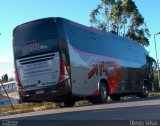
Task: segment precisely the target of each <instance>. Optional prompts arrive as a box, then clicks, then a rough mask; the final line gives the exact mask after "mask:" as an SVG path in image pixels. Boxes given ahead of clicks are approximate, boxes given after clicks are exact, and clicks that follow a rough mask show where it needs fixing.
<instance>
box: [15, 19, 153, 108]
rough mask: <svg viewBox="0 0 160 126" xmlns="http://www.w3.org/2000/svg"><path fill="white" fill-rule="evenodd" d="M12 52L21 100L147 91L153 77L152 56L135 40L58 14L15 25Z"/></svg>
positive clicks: (97, 98) (70, 101)
mask: <svg viewBox="0 0 160 126" xmlns="http://www.w3.org/2000/svg"><path fill="white" fill-rule="evenodd" d="M13 53H14V65H15V76H16V84H17V88H18V92H19V96H20V99H21V100H22V102H41V101H55V102H64V105H65V106H73V105H74V103H75V101H77V100H79V99H84V98H85V99H89V100H90V101H91V102H93V103H104V102H106V101H107V98H108V97H110V98H111V99H112V100H119V99H120V97H121V96H125V95H130V94H134V95H137V96H139V97H146V96H147V95H148V92H149V90H150V89H151V86H152V82H153V79H152V78H153V72H152V61H153V60H152V58H150V56H149V54H148V52H147V51H146V50H145V49H144V48H143V47H142V46H141V45H140V44H138V43H137V42H134V41H132V40H130V39H127V38H124V37H120V36H118V35H115V34H112V33H109V32H104V31H100V30H97V29H94V28H92V27H87V26H84V25H81V24H79V23H76V22H73V21H70V20H68V19H64V18H61V17H50V18H43V19H38V20H34V21H30V22H27V23H24V24H22V25H19V26H17V27H16V28H15V29H14V31H13Z"/></svg>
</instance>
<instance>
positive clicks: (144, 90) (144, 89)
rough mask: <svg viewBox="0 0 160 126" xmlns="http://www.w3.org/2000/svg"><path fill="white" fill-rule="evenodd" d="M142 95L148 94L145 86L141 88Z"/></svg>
mask: <svg viewBox="0 0 160 126" xmlns="http://www.w3.org/2000/svg"><path fill="white" fill-rule="evenodd" d="M143 93H144V94H148V90H147V87H146V86H143Z"/></svg>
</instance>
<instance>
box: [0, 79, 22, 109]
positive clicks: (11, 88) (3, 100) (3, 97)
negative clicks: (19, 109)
mask: <svg viewBox="0 0 160 126" xmlns="http://www.w3.org/2000/svg"><path fill="white" fill-rule="evenodd" d="M3 85H4V88H5V90H6V92H7V93H8V96H9V98H10V101H11V102H12V104H19V103H20V99H19V95H18V91H17V87H16V82H15V81H10V82H5V83H3ZM4 88H3V86H2V84H0V106H8V105H10V101H9V99H8V97H7V94H6V93H5V91H4Z"/></svg>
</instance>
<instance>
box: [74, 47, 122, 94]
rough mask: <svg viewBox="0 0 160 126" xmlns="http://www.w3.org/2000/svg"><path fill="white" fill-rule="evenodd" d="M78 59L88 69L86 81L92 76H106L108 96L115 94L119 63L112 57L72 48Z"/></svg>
mask: <svg viewBox="0 0 160 126" xmlns="http://www.w3.org/2000/svg"><path fill="white" fill-rule="evenodd" d="M72 48H73V49H74V52H76V53H77V54H78V55H79V57H80V58H81V59H82V60H83V61H85V62H86V63H87V65H88V67H89V68H91V69H90V71H89V72H88V73H87V76H88V79H91V78H92V77H94V76H102V75H103V76H104V75H105V76H106V78H107V82H108V85H109V92H110V94H112V93H115V91H116V89H117V88H118V84H119V83H120V80H121V76H122V68H121V67H120V62H119V61H118V60H117V59H115V58H112V57H107V56H101V55H96V54H92V53H88V52H82V51H80V50H78V49H77V48H74V47H72Z"/></svg>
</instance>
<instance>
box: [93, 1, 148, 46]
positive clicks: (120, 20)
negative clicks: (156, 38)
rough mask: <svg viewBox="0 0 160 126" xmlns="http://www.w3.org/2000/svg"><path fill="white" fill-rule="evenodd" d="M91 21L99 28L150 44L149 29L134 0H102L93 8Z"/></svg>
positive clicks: (146, 44)
mask: <svg viewBox="0 0 160 126" xmlns="http://www.w3.org/2000/svg"><path fill="white" fill-rule="evenodd" d="M90 22H91V25H92V27H95V28H97V29H100V30H103V31H107V32H112V33H114V34H117V35H120V36H123V37H127V38H130V39H132V40H134V41H137V42H138V43H140V44H142V45H144V46H148V45H149V39H148V38H149V37H150V33H149V30H148V28H147V26H146V23H145V22H144V18H143V16H142V15H141V14H140V12H139V10H138V8H137V6H136V4H135V3H134V2H133V1H132V0H101V3H100V4H98V5H97V7H96V8H95V9H94V10H92V12H91V14H90Z"/></svg>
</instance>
